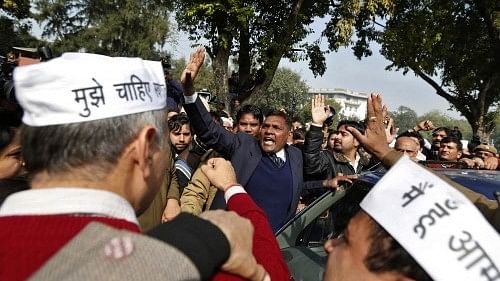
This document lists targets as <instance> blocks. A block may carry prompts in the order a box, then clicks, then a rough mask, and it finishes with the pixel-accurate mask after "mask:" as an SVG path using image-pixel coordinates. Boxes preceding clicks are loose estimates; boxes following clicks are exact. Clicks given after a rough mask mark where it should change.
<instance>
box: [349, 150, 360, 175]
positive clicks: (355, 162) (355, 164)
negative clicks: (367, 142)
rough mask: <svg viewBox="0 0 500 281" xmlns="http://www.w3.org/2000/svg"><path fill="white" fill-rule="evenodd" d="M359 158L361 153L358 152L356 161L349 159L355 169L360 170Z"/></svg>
mask: <svg viewBox="0 0 500 281" xmlns="http://www.w3.org/2000/svg"><path fill="white" fill-rule="evenodd" d="M346 158H347V157H346ZM347 159H348V158H347ZM359 159H361V156H359V153H357V152H356V158H354V162H353V161H351V160H349V164H350V165H351V166H352V167H353V168H354V171H357V170H358V164H359Z"/></svg>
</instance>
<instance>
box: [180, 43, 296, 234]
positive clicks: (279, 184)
mask: <svg viewBox="0 0 500 281" xmlns="http://www.w3.org/2000/svg"><path fill="white" fill-rule="evenodd" d="M204 58H205V51H204V50H203V49H198V50H197V51H196V53H195V54H193V56H192V57H191V60H190V62H189V64H188V65H187V66H186V69H185V70H184V72H183V74H182V77H181V82H182V84H183V88H184V89H183V90H184V98H185V104H184V108H185V110H186V113H187V114H188V116H189V118H190V120H191V123H192V125H193V128H194V132H195V133H196V135H197V136H198V137H199V138H200V139H201V140H202V141H203V142H204V143H205V144H206V145H208V146H209V147H211V148H213V149H215V150H216V151H217V152H219V153H220V154H222V155H223V156H224V157H226V158H227V159H230V160H231V163H232V164H233V166H234V169H235V171H236V175H237V180H238V182H239V183H241V184H242V185H243V186H244V187H245V189H246V191H247V192H248V193H249V194H250V196H252V198H253V199H254V200H255V202H256V203H257V205H259V207H261V208H262V209H264V211H265V212H266V215H267V217H268V218H269V222H270V223H271V226H272V228H273V231H275V232H276V231H277V230H278V229H279V228H280V227H281V226H282V225H283V224H284V223H285V222H286V221H288V220H289V219H290V218H292V217H293V216H294V215H295V210H296V209H297V205H298V202H299V198H300V192H301V188H302V182H303V172H302V170H303V164H302V154H301V151H300V150H299V149H298V148H296V147H293V146H288V145H287V144H286V140H287V138H288V136H289V134H290V128H291V125H290V122H289V120H288V118H287V116H286V114H284V113H283V112H281V111H273V112H271V113H269V114H267V116H266V118H265V120H264V122H263V124H262V127H261V130H260V135H259V139H257V138H255V137H253V136H251V135H249V134H247V133H242V132H239V133H237V134H233V133H230V132H228V131H226V130H225V129H224V128H223V127H222V126H220V125H219V124H216V123H215V122H213V121H212V118H211V117H210V114H209V112H208V111H207V110H206V109H205V107H204V106H203V104H202V102H201V100H200V99H199V98H197V96H196V95H195V94H194V90H193V81H194V79H195V78H196V75H197V73H198V70H199V69H200V67H201V65H202V64H203V60H204ZM221 197H222V196H220V195H216V198H215V199H214V203H213V204H212V208H214V207H215V208H221V207H225V205H224V204H223V200H220V198H221Z"/></svg>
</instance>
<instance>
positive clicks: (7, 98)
mask: <svg viewBox="0 0 500 281" xmlns="http://www.w3.org/2000/svg"><path fill="white" fill-rule="evenodd" d="M52 57H53V56H52V51H51V50H50V48H48V47H40V48H23V47H13V48H12V50H11V51H10V52H9V53H8V54H7V56H6V57H3V56H0V105H1V106H2V107H12V105H17V100H16V92H15V89H14V81H13V79H12V78H13V77H12V74H13V72H14V69H15V68H16V67H17V66H18V65H29V64H35V63H39V62H41V61H42V62H43V61H48V60H50V59H51V58H52Z"/></svg>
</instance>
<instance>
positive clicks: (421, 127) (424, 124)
mask: <svg viewBox="0 0 500 281" xmlns="http://www.w3.org/2000/svg"><path fill="white" fill-rule="evenodd" d="M432 129H434V125H433V124H432V121H431V120H424V121H421V122H420V123H418V124H417V126H415V128H413V130H414V131H417V132H418V131H430V130H432Z"/></svg>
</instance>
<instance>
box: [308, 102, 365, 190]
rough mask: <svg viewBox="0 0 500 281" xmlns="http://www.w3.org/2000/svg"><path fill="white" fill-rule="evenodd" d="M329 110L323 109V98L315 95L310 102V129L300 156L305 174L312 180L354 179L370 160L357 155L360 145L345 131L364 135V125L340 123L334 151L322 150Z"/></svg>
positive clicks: (345, 121) (326, 107)
mask: <svg viewBox="0 0 500 281" xmlns="http://www.w3.org/2000/svg"><path fill="white" fill-rule="evenodd" d="M329 110H330V109H329V107H328V106H325V98H324V97H323V96H321V95H317V96H315V97H314V98H313V100H312V110H311V113H312V119H313V120H312V121H313V123H312V124H311V128H310V129H309V132H307V135H306V140H305V145H304V150H303V155H304V173H305V175H306V176H308V177H310V178H312V179H317V180H318V179H331V178H334V177H336V176H338V175H353V174H357V173H359V172H361V170H363V169H364V168H365V167H366V166H367V165H368V163H369V159H368V158H366V157H364V156H362V155H361V154H360V153H359V152H358V148H359V147H360V143H359V142H358V141H357V140H356V139H355V138H354V137H353V135H352V134H351V133H350V132H349V131H347V129H346V128H347V127H355V128H357V129H358V130H359V131H361V132H363V131H364V125H363V124H361V123H359V122H356V121H349V120H343V121H340V123H339V125H338V126H337V130H336V135H335V139H334V146H333V149H326V150H322V149H321V143H322V141H323V132H322V130H321V128H322V125H323V122H324V121H325V120H326V118H327V117H328V115H329V113H330V112H329Z"/></svg>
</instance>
